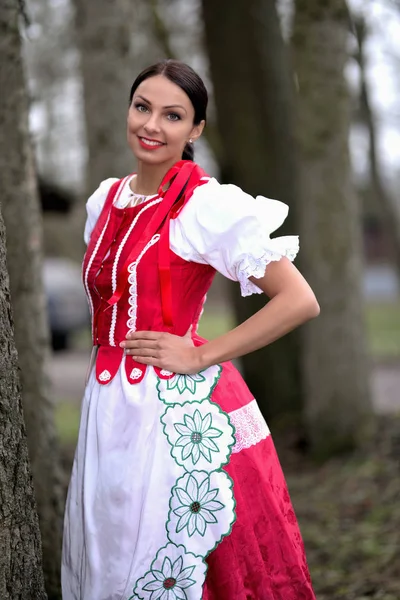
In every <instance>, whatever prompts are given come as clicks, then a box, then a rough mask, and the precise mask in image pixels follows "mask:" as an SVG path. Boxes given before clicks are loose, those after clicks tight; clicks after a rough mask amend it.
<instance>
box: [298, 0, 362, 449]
mask: <svg viewBox="0 0 400 600" xmlns="http://www.w3.org/2000/svg"><path fill="white" fill-rule="evenodd" d="M295 6H296V14H295V18H294V26H293V39H292V46H293V47H292V50H293V60H294V64H295V69H296V74H297V79H298V86H299V95H298V116H299V121H298V135H299V145H300V153H301V162H300V164H301V192H302V198H301V213H300V236H301V240H302V265H303V268H304V274H305V276H306V278H307V279H308V281H309V282H310V284H311V286H312V287H313V289H314V291H315V293H316V296H317V298H318V300H319V303H320V306H321V315H320V317H319V318H318V319H316V320H315V321H313V322H311V323H310V324H308V325H307V326H306V327H305V328H304V330H303V342H304V344H303V352H302V358H303V375H304V384H305V399H306V418H307V423H308V427H309V434H310V438H311V441H312V444H313V448H314V452H315V454H316V455H317V456H319V457H321V458H324V457H326V456H330V455H332V454H334V453H335V452H339V451H343V450H347V449H350V448H353V447H354V446H355V445H356V444H357V443H358V441H359V440H360V439H361V437H362V435H363V433H364V426H365V424H366V423H367V422H368V416H369V415H370V414H371V402H370V395H369V386H368V368H367V361H366V344H365V336H364V327H363V303H362V297H361V274H362V260H361V253H362V243H361V230H360V214H359V213H360V211H359V205H358V198H357V195H356V194H355V193H354V190H353V187H352V178H351V172H350V161H349V151H348V136H349V126H350V115H351V105H350V98H349V92H348V89H347V85H346V81H345V78H344V69H345V66H346V62H347V59H348V33H349V27H348V24H349V21H348V12H347V7H346V4H345V2H344V0H325V1H324V2H321V1H320V0H296V3H295Z"/></svg>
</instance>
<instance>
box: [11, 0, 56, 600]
mask: <svg viewBox="0 0 400 600" xmlns="http://www.w3.org/2000/svg"><path fill="white" fill-rule="evenodd" d="M18 11H19V3H18V2H17V0H7V1H6V2H3V3H2V4H1V9H0V27H1V32H2V35H1V45H0V88H1V89H2V90H6V91H7V93H2V94H0V119H1V123H0V128H1V131H2V135H1V137H0V157H1V159H0V178H1V182H2V190H1V192H2V193H1V201H2V210H3V214H4V221H5V223H6V227H7V234H8V235H7V261H8V268H9V272H10V283H11V295H12V303H13V314H14V318H15V342H16V346H17V348H18V350H19V364H20V367H21V379H22V389H23V403H24V413H25V420H26V425H27V434H28V446H29V454H30V459H31V464H32V472H33V480H34V485H35V493H36V500H37V506H38V512H39V520H40V526H41V533H42V542H43V566H44V570H45V580H46V587H47V592H48V596H49V598H50V599H54V600H56V599H58V598H60V597H61V591H60V573H59V570H60V556H61V525H62V496H61V486H60V473H59V470H58V469H59V464H58V451H57V444H56V435H55V426H54V418H53V405H52V402H51V401H50V395H49V389H48V381H47V377H46V374H45V363H46V359H47V356H48V347H49V346H48V341H49V333H48V325H47V320H46V311H45V300H44V292H43V286H42V254H41V245H42V240H41V222H40V209H39V202H38V197H37V191H36V178H35V173H34V168H33V157H32V152H31V148H30V143H29V133H28V109H27V97H26V91H25V82H24V74H23V66H22V60H21V41H20V34H19V29H18V18H19V15H18ZM9 398H11V397H9ZM21 451H22V450H21ZM0 597H1V598H2V600H3V596H2V595H0ZM13 597H15V598H16V597H17V596H13ZM18 597H19V596H18ZM26 597H27V598H28V596H26ZM29 598H30V599H31V598H36V596H34V595H32V596H29Z"/></svg>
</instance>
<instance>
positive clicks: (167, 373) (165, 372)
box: [160, 369, 172, 377]
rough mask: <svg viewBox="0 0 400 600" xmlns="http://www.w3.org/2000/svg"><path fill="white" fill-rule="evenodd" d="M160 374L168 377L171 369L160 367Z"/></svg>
mask: <svg viewBox="0 0 400 600" xmlns="http://www.w3.org/2000/svg"><path fill="white" fill-rule="evenodd" d="M160 374H161V375H163V376H164V377H168V376H169V375H172V371H168V370H167V369H161V371H160Z"/></svg>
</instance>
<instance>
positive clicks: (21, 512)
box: [0, 1, 47, 600]
mask: <svg viewBox="0 0 400 600" xmlns="http://www.w3.org/2000/svg"><path fill="white" fill-rule="evenodd" d="M11 5H12V2H11V1H10V6H9V10H10V12H12V11H11V9H12V6H11ZM4 12H5V11H4V9H3V8H2V9H1V10H0V27H1V30H2V31H4V25H5V24H6V23H8V27H9V26H10V22H8V21H4V19H3V16H4ZM1 46H3V38H2V42H1V44H0V47H1ZM0 64H1V62H0ZM0 68H1V67H0ZM3 89H4V88H3ZM0 413H1V419H0V598H1V600H33V599H35V600H46V598H47V596H46V592H45V589H44V581H43V572H42V549H41V544H40V532H39V523H38V517H37V513H36V504H35V495H34V491H33V485H32V477H31V471H30V465H29V458H28V447H27V442H26V437H25V425H24V420H23V416H22V403H21V386H20V381H19V377H18V357H17V351H16V348H15V344H14V337H13V330H12V317H11V304H10V290H9V280H8V274H7V267H6V248H5V229H4V223H3V218H2V216H1V213H0Z"/></svg>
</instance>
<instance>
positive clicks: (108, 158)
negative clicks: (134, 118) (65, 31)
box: [73, 0, 135, 193]
mask: <svg viewBox="0 0 400 600" xmlns="http://www.w3.org/2000/svg"><path fill="white" fill-rule="evenodd" d="M73 3H74V6H75V12H76V30H77V38H78V46H79V49H80V55H81V72H82V77H83V96H84V106H85V121H86V137H87V144H88V164H87V190H86V191H87V192H88V193H92V192H93V191H94V190H95V189H96V188H97V187H98V186H99V184H100V182H101V181H102V180H103V179H107V177H124V176H125V175H127V174H128V173H129V172H131V171H132V165H133V159H132V155H131V152H130V150H129V148H128V146H127V142H126V118H127V114H128V108H129V90H130V86H131V85H132V83H133V80H134V76H135V72H134V68H133V66H134V65H132V61H131V54H130V36H131V18H130V14H131V12H130V8H129V1H128V0H116V1H115V2H110V0H74V2H73Z"/></svg>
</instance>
